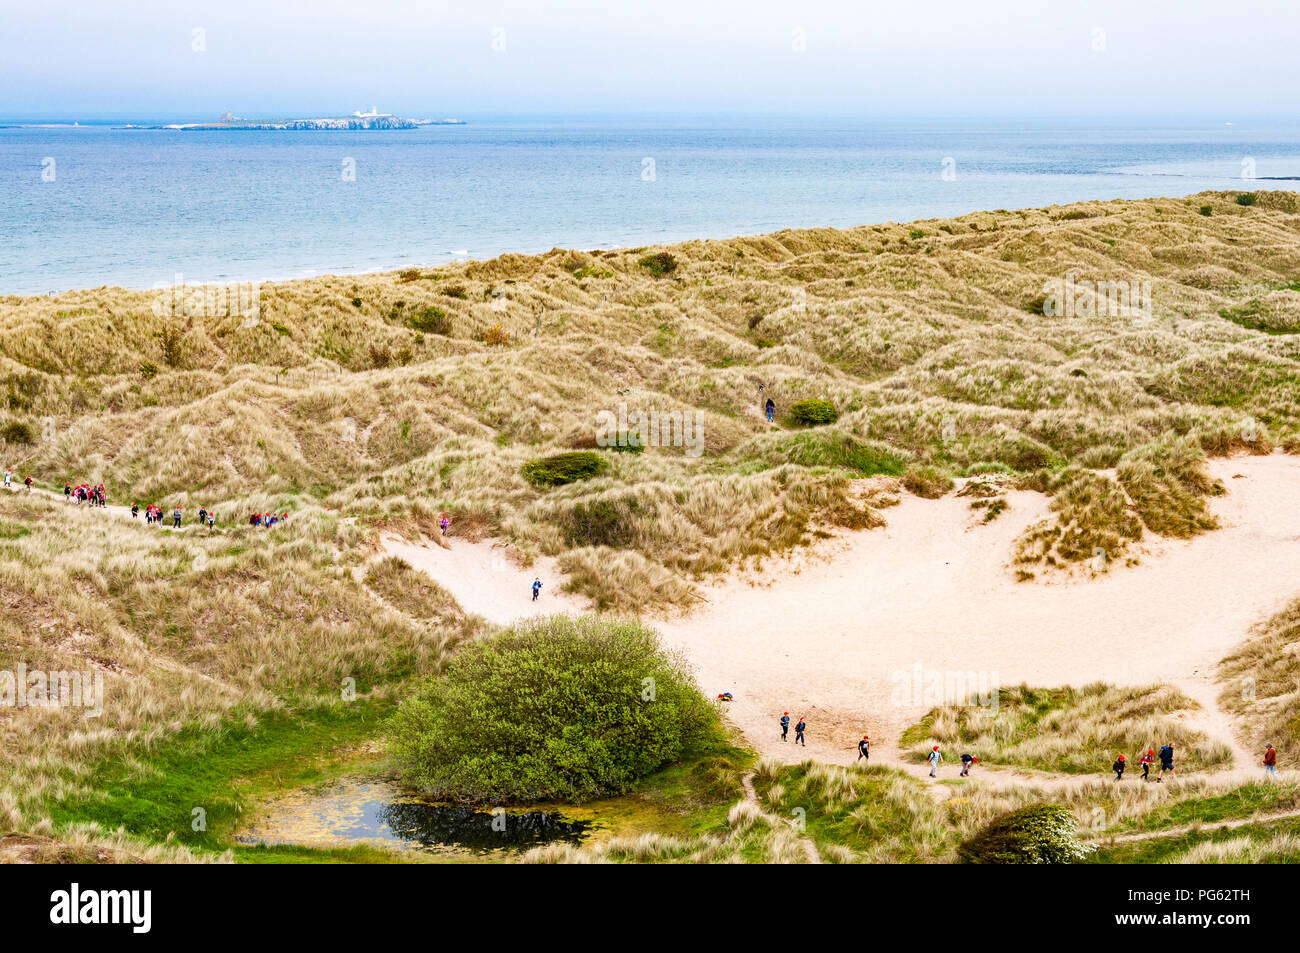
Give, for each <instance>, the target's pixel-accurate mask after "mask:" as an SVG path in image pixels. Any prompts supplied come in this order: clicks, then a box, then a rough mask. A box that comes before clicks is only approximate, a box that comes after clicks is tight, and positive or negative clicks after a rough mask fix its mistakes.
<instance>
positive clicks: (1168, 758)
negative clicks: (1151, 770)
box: [1156, 745, 1174, 784]
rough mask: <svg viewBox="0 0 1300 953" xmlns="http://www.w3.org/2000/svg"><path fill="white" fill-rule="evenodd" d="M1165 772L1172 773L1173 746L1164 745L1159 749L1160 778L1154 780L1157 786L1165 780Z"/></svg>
mask: <svg viewBox="0 0 1300 953" xmlns="http://www.w3.org/2000/svg"><path fill="white" fill-rule="evenodd" d="M1166 771H1168V772H1169V773H1170V774H1173V773H1174V746H1173V745H1165V746H1164V747H1163V748H1161V749H1160V777H1158V778H1156V783H1157V784H1159V783H1160V782H1161V781H1163V780H1164V779H1165V772H1166Z"/></svg>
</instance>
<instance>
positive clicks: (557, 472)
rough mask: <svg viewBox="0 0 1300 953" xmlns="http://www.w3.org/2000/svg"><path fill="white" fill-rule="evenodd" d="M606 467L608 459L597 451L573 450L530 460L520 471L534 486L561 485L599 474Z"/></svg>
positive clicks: (606, 468)
mask: <svg viewBox="0 0 1300 953" xmlns="http://www.w3.org/2000/svg"><path fill="white" fill-rule="evenodd" d="M608 469H609V461H608V460H606V459H605V458H604V457H602V456H601V455H600V454H599V453H596V452H595V451H592V450H575V451H573V452H572V453H556V454H552V455H551V456H549V457H542V458H541V459H539V460H530V461H528V462H527V463H525V464H524V465H523V467H522V472H523V474H524V479H526V480H527V481H528V482H529V483H531V484H533V485H534V486H562V485H564V484H565V483H573V482H575V481H577V480H588V479H590V478H591V477H594V476H599V475H600V474H602V473H604V472H605V471H606V470H608Z"/></svg>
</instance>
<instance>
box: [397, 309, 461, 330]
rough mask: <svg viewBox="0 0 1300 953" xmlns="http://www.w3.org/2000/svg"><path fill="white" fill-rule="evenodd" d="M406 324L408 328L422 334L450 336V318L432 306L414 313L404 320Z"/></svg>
mask: <svg viewBox="0 0 1300 953" xmlns="http://www.w3.org/2000/svg"><path fill="white" fill-rule="evenodd" d="M406 323H407V326H408V327H411V328H413V329H414V330H416V331H420V332H423V333H424V334H441V335H443V336H444V337H446V336H448V335H450V334H451V316H450V315H448V314H447V312H445V311H442V310H440V309H438V308H435V307H433V306H432V305H430V306H429V307H425V308H421V309H420V310H419V311H416V312H415V313H414V314H412V315H411V316H410V317H409V318H407V319H406Z"/></svg>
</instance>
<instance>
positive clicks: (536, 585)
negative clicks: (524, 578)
mask: <svg viewBox="0 0 1300 953" xmlns="http://www.w3.org/2000/svg"><path fill="white" fill-rule="evenodd" d="M541 594H542V580H540V579H536V578H535V579H533V602H536V601H537V597H538V596H540V595H541Z"/></svg>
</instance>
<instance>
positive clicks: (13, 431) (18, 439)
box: [0, 420, 32, 443]
mask: <svg viewBox="0 0 1300 953" xmlns="http://www.w3.org/2000/svg"><path fill="white" fill-rule="evenodd" d="M0 438H3V439H4V442H5V443H31V442H32V428H31V427H29V426H27V425H26V424H25V423H22V422H21V421H18V420H14V421H11V422H9V423H7V424H5V425H4V428H3V429H0Z"/></svg>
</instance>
